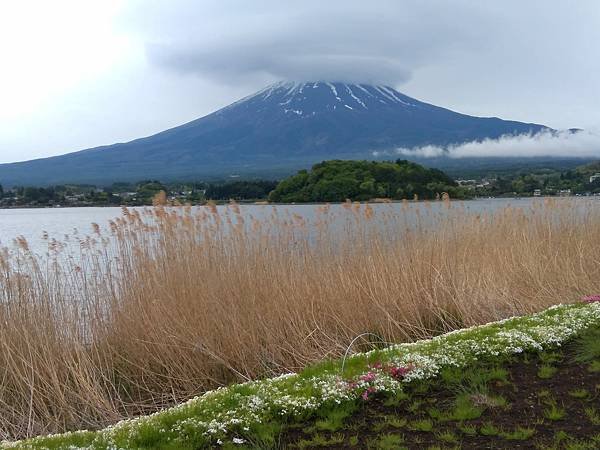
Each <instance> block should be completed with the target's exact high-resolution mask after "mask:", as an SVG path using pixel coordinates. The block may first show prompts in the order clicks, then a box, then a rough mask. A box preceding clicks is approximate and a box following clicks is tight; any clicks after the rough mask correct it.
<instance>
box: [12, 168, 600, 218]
mask: <svg viewBox="0 0 600 450" xmlns="http://www.w3.org/2000/svg"><path fill="white" fill-rule="evenodd" d="M591 169H598V170H600V163H594V164H592V165H590V166H584V168H579V169H576V170H568V171H566V172H556V171H552V170H546V171H541V172H536V173H526V174H502V175H501V176H490V177H481V178H472V179H466V178H459V179H456V180H455V181H456V183H457V184H458V185H459V186H461V187H463V188H465V190H467V191H468V192H470V193H471V195H470V197H471V198H478V197H485V198H488V197H546V196H557V197H569V196H600V171H598V172H596V171H591V172H590V170H591ZM277 183H278V182H277V181H267V180H241V179H238V178H237V177H235V179H229V180H227V181H222V182H214V183H176V184H165V183H162V182H160V181H154V180H147V181H141V182H138V183H114V184H112V185H110V186H107V187H98V186H92V185H59V186H50V187H13V188H9V189H4V188H2V186H1V185H0V208H23V207H31V208H35V207H40V208H41V207H46V208H47V207H55V208H59V207H84V206H144V205H152V203H153V200H154V199H155V198H156V195H157V194H158V193H160V192H164V193H165V200H166V201H167V202H168V203H169V204H175V205H176V204H182V205H184V204H202V203H205V202H206V201H208V200H214V201H228V200H236V201H264V200H265V199H267V197H268V195H269V193H270V192H271V191H272V190H273V189H275V187H276V186H277Z"/></svg>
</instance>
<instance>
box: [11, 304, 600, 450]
mask: <svg viewBox="0 0 600 450" xmlns="http://www.w3.org/2000/svg"><path fill="white" fill-rule="evenodd" d="M596 326H600V302H598V301H596V300H586V302H585V303H583V304H577V305H558V306H554V307H551V308H549V309H547V310H545V311H542V312H540V313H538V314H534V315H530V316H525V317H514V318H510V319H505V320H501V321H498V322H493V323H490V324H487V325H482V326H477V327H472V328H469V329H463V330H458V331H454V332H451V333H447V334H444V335H442V336H438V337H435V338H433V339H429V340H424V341H419V342H415V343H410V344H399V345H394V346H391V347H388V348H386V349H383V350H375V351H371V352H367V353H360V354H356V355H353V356H351V357H350V358H348V360H346V361H345V364H344V365H343V371H342V363H341V361H331V362H325V363H322V364H320V365H317V366H313V367H310V368H307V369H306V370H304V371H303V372H301V373H299V374H286V375H282V376H280V377H277V378H272V379H268V380H261V381H255V382H249V383H244V384H238V385H233V386H230V387H227V388H221V389H217V390H215V391H210V392H207V393H205V394H204V395H202V396H199V397H196V398H193V399H191V400H189V401H187V402H186V403H183V404H181V405H179V406H177V407H174V408H171V409H168V410H165V411H162V412H159V413H156V414H153V415H150V416H145V417H140V418H136V419H131V420H126V421H122V422H120V423H118V424H116V425H114V426H111V427H108V428H106V429H104V430H101V431H97V432H88V431H77V432H73V433H65V434H61V435H55V436H47V437H38V438H34V439H30V440H27V441H21V442H15V443H4V446H5V447H12V448H90V449H96V448H98V449H103V448H136V447H144V446H146V447H152V446H156V447H159V446H172V447H173V448H188V447H193V448H198V447H202V446H209V445H214V444H221V443H223V444H225V443H227V444H233V445H235V444H243V443H244V442H246V441H247V440H252V439H253V438H254V437H255V436H256V435H258V434H260V432H261V427H263V426H264V425H265V424H269V423H280V422H283V421H290V420H296V421H301V420H303V419H306V418H307V417H310V416H312V415H314V414H315V412H316V411H318V410H319V409H320V408H324V407H328V406H331V405H335V404H342V403H345V402H348V401H356V400H358V399H361V398H362V399H363V400H369V398H370V397H371V396H372V395H374V394H376V393H397V392H399V391H402V389H403V385H404V383H410V382H412V381H417V380H428V379H431V378H433V377H436V375H438V374H439V372H440V370H441V369H442V368H444V367H448V366H452V367H459V368H461V367H466V366H468V365H470V364H472V363H474V362H475V361H477V360H481V359H487V358H497V357H503V356H509V355H513V354H516V353H522V352H526V351H540V350H542V349H544V348H548V347H556V346H560V345H561V344H563V343H565V342H566V341H568V340H570V339H572V338H573V337H575V336H577V335H578V334H580V333H581V332H583V331H585V330H587V329H590V328H592V327H596Z"/></svg>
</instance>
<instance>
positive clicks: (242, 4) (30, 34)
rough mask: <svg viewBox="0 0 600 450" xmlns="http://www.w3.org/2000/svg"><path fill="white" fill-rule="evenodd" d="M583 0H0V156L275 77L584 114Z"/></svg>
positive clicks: (187, 106)
mask: <svg viewBox="0 0 600 450" xmlns="http://www.w3.org/2000/svg"><path fill="white" fill-rule="evenodd" d="M599 56H600V5H599V3H598V0H577V1H567V0H564V1H559V0H539V1H537V0H528V1H522V0H502V1H500V0H498V1H481V0H390V1H386V0H370V1H365V0H361V1H353V0H339V1H332V0H328V1H323V0H319V1H312V0H302V1H281V0H271V1H260V0H254V1H251V2H250V1H245V0H238V1H229V0H215V1H202V0H131V1H127V0H97V1H93V0H52V1H51V2H50V1H46V0H19V1H16V0H0V58H1V60H0V61H1V63H0V162H10V161H20V160H26V159H32V158H37V157H43V156H50V155H57V154H62V153H67V152H70V151H75V150H79V149H83V148H87V147H92V146H97V145H102V144H110V143H114V142H122V141H127V140H131V139H134V138H137V137H141V136H145V135H149V134H152V133H155V132H158V131H161V130H163V129H165V128H169V127H172V126H175V125H178V124H181V123H184V122H186V121H189V120H192V119H195V118H197V117H200V116H203V115H205V114H208V113H210V112H212V111H214V110H215V109H217V108H220V107H222V106H225V105H227V104H229V103H231V102H232V101H235V100H237V99H238V98H240V97H242V96H245V95H247V94H249V93H251V92H254V91H256V90H258V89H260V88H262V87H264V85H266V84H268V83H271V82H274V81H277V80H280V79H293V80H320V79H327V80H331V81H354V82H365V83H367V82H368V83H385V84H389V85H391V86H394V87H395V88H397V89H398V90H400V91H401V92H403V93H405V94H407V95H410V96H413V97H416V98H418V99H420V100H423V101H427V102H430V103H434V104H437V105H440V106H444V107H448V108H451V109H454V110H457V111H460V112H464V113H468V114H473V115H481V116H499V117H502V118H510V119H515V120H521V121H527V122H537V123H542V124H545V125H549V126H551V127H554V128H570V127H580V128H586V129H598V127H599V126H600V107H599V106H598V105H600V82H599V81H598V80H599V79H600V57H599Z"/></svg>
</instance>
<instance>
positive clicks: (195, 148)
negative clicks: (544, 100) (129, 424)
mask: <svg viewBox="0 0 600 450" xmlns="http://www.w3.org/2000/svg"><path fill="white" fill-rule="evenodd" d="M544 128H545V127H544V126H542V125H537V124H527V123H521V122H514V121H506V120H501V119H498V118H495V117H492V118H480V117H473V116H468V115H464V114H459V113H456V112H453V111H450V110H448V109H444V108H440V107H437V106H433V105H430V104H427V103H423V102H420V101H418V100H415V99H413V98H410V97H408V96H406V95H403V94H401V93H399V92H398V91H396V90H394V89H392V88H390V87H388V86H372V85H363V84H343V83H324V82H315V83H312V82H311V83H292V82H281V83H277V84H274V85H272V86H269V87H267V88H266V89H263V90H262V91H259V92H257V93H255V94H253V95H251V96H249V97H246V98H244V99H242V100H240V101H238V102H235V103H233V104H231V105H229V106H227V107H225V108H223V109H221V110H219V111H216V112H214V113H212V114H209V115H208V116H205V117H202V118H200V119H197V120H194V121H192V122H189V123H187V124H184V125H181V126H179V127H176V128H172V129H170V130H167V131H163V132H161V133H158V134H156V135H153V136H150V137H146V138H142V139H137V140H134V141H131V142H128V143H123V144H114V145H109V146H103V147H97V148H93V149H89V150H83V151H79V152H75V153H69V154H66V155H62V156H57V157H52V158H45V159H39V160H34V161H27V162H21V163H13V164H3V165H0V182H2V183H4V184H6V185H15V184H53V183H61V182H87V183H101V182H110V181H116V180H123V181H125V180H138V179H140V178H160V179H162V180H168V179H175V178H201V177H211V176H213V177H216V176H223V175H227V174H231V173H242V174H264V173H267V172H280V173H284V172H289V171H291V170H292V169H296V168H298V167H300V166H304V165H307V164H311V163H314V162H318V161H320V160H323V159H332V158H370V157H371V155H372V152H373V151H375V150H391V149H394V148H397V147H408V148H410V147H414V146H421V145H427V144H434V145H442V146H443V145H448V144H451V143H460V142H466V141H471V140H475V139H483V138H497V137H499V136H501V135H504V134H521V133H535V132H538V131H540V130H542V129H544Z"/></svg>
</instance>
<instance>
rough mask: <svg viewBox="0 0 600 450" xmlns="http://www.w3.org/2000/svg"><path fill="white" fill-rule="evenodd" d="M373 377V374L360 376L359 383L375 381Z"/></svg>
mask: <svg viewBox="0 0 600 450" xmlns="http://www.w3.org/2000/svg"><path fill="white" fill-rule="evenodd" d="M375 377H376V375H375V373H373V372H368V373H366V374H364V375H362V376H361V377H360V379H361V381H366V382H367V383H370V382H371V381H374V380H375Z"/></svg>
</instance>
